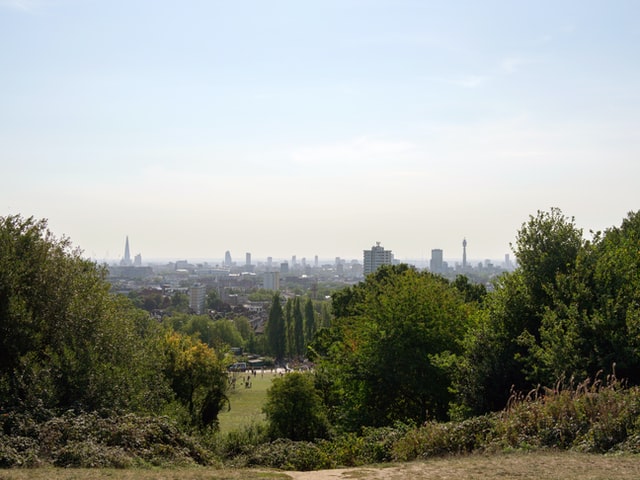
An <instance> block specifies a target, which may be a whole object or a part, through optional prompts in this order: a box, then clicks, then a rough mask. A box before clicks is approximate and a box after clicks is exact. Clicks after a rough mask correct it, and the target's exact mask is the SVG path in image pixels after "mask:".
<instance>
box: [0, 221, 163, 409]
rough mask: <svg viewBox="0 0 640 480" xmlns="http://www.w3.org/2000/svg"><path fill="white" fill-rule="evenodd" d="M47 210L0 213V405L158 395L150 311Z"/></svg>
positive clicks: (112, 403) (98, 405)
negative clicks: (125, 293)
mask: <svg viewBox="0 0 640 480" xmlns="http://www.w3.org/2000/svg"><path fill="white" fill-rule="evenodd" d="M105 278H106V269H105V268H103V267H98V266H97V265H96V264H95V263H93V262H91V261H89V260H86V259H83V258H82V256H81V252H80V251H79V250H77V249H74V248H72V246H71V242H70V241H69V239H66V238H62V239H56V238H55V237H54V236H53V235H52V234H51V233H50V232H49V230H48V229H47V223H46V221H45V220H40V221H37V220H34V219H33V218H28V219H24V218H22V217H20V216H9V217H2V218H0V404H2V405H3V408H18V409H28V410H30V411H33V410H34V409H37V408H42V407H44V408H46V409H53V410H61V409H68V408H81V409H84V410H95V409H102V408H108V409H119V410H144V409H150V408H156V407H158V405H159V404H160V403H162V398H161V397H162V393H161V391H162V379H161V376H160V375H159V371H158V370H157V368H156V367H155V364H156V359H157V357H156V356H155V353H154V349H153V348H152V347H151V346H150V345H151V342H149V341H148V339H147V338H145V337H144V336H143V335H152V332H153V327H152V324H151V323H150V319H149V316H148V314H145V313H144V312H141V311H139V310H137V309H135V308H134V307H133V306H132V304H131V302H130V301H129V300H128V299H126V298H125V297H122V296H112V295H111V294H110V293H109V290H110V285H109V284H108V283H107V282H106V281H105Z"/></svg>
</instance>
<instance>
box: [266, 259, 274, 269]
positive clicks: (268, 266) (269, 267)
mask: <svg viewBox="0 0 640 480" xmlns="http://www.w3.org/2000/svg"><path fill="white" fill-rule="evenodd" d="M272 267H273V257H267V270H269V271H271V268H272Z"/></svg>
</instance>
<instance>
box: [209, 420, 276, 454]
mask: <svg viewBox="0 0 640 480" xmlns="http://www.w3.org/2000/svg"><path fill="white" fill-rule="evenodd" d="M217 440H218V441H217V445H215V446H214V448H215V450H216V452H217V453H218V455H219V456H220V457H222V458H225V459H233V458H234V457H236V456H239V455H243V454H247V453H249V452H250V451H251V450H252V449H254V448H255V447H257V446H258V445H262V444H264V443H267V442H268V441H269V436H268V432H267V426H266V425H265V424H264V423H258V422H253V423H251V424H249V425H247V426H245V427H244V428H242V429H240V430H233V431H231V432H229V433H227V434H226V435H222V434H221V435H219V436H218V437H217Z"/></svg>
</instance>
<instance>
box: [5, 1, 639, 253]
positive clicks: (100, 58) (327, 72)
mask: <svg viewBox="0 0 640 480" xmlns="http://www.w3.org/2000/svg"><path fill="white" fill-rule="evenodd" d="M638 18H640V3H638V2H634V1H615V2H584V1H553V2H551V1H538V2H511V1H489V2H476V1H451V2H431V1H424V2H416V1H361V0H340V1H331V0H325V1H322V2H300V1H293V0H291V1H287V0H283V1H274V2H263V1H246V2H219V1H187V2H179V3H178V2H168V1H146V0H141V1H135V2H130V1H127V2H125V1H121V0H115V1H109V2H89V1H86V0H0V66H1V67H0V68H1V72H2V73H1V74H0V168H1V171H2V175H0V215H6V214H21V215H23V216H32V215H33V216H35V217H36V218H47V219H48V220H49V227H50V229H51V230H52V231H53V233H54V234H56V235H58V236H61V235H67V236H68V237H70V238H71V240H72V241H73V243H74V245H76V246H78V247H80V248H81V249H83V250H84V252H85V254H86V255H87V256H91V257H93V258H97V259H118V258H119V257H121V255H122V251H123V247H124V240H125V236H127V235H128V236H129V239H130V241H131V248H132V253H142V255H143V258H144V259H159V258H163V259H177V258H200V259H219V258H222V256H223V255H224V252H225V251H227V250H230V251H231V252H232V254H233V256H234V259H236V260H237V261H238V262H242V261H243V259H244V254H245V252H251V253H252V255H253V258H255V259H259V258H266V257H268V256H272V257H274V258H290V257H291V255H297V257H298V258H303V257H306V258H307V259H312V258H313V257H314V256H315V255H318V256H319V257H320V258H334V257H336V256H340V257H342V258H346V259H350V258H362V251H363V249H368V248H370V247H371V246H372V245H374V244H375V242H378V241H379V242H381V244H382V245H384V247H385V248H388V249H391V250H393V252H394V255H395V256H396V258H397V259H424V260H428V259H429V257H430V252H431V250H432V249H435V248H438V249H443V251H444V256H445V257H446V258H460V257H461V250H462V240H463V238H466V239H467V240H468V247H467V252H468V255H469V257H470V258H473V259H476V258H477V259H502V258H504V255H505V254H506V253H511V250H510V247H509V244H510V242H513V241H514V240H515V235H516V232H517V230H518V229H519V228H520V226H521V225H522V223H523V222H525V221H527V219H528V217H529V215H533V214H535V213H536V211H537V210H548V209H550V208H551V207H558V208H560V209H562V211H563V212H564V214H565V215H567V216H569V217H571V216H574V217H575V219H576V224H577V225H578V226H579V227H581V228H583V229H584V230H585V234H586V235H587V236H588V231H589V230H603V229H606V228H609V227H612V226H618V225H620V223H621V221H622V219H623V218H624V217H625V216H626V214H627V212H628V211H631V210H637V209H638V206H639V200H640V193H638V192H639V190H638V188H637V182H638V179H639V178H640V162H638V153H639V152H640V136H638V131H640V93H639V91H638V85H640V68H639V67H640V55H639V52H638V45H640V29H638V25H637V22H638Z"/></svg>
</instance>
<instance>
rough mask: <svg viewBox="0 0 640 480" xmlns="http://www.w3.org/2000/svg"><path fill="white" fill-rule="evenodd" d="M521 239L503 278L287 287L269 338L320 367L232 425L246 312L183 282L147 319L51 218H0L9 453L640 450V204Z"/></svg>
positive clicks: (380, 456) (278, 353)
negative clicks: (184, 292)
mask: <svg viewBox="0 0 640 480" xmlns="http://www.w3.org/2000/svg"><path fill="white" fill-rule="evenodd" d="M513 248H514V253H515V255H516V258H517V260H518V266H517V268H516V269H515V270H514V271H512V272H509V273H505V274H503V275H501V276H500V277H498V278H496V279H494V281H493V283H492V284H491V285H490V286H489V287H490V288H485V286H484V285H476V284H473V283H470V282H469V280H468V278H466V277H464V276H459V277H458V278H456V279H455V280H454V281H448V280H446V279H444V278H442V277H440V276H437V275H433V274H431V273H428V272H419V271H417V270H416V269H414V268H411V267H409V266H407V265H394V266H388V267H383V268H380V269H379V270H377V271H376V272H375V273H374V274H371V275H369V276H368V277H367V278H365V279H364V281H362V282H360V283H358V284H356V285H353V286H351V287H348V288H344V289H342V290H340V291H338V292H336V293H334V294H333V295H332V302H331V312H329V310H328V309H327V307H326V304H325V305H320V306H319V305H317V304H314V302H313V301H311V300H309V299H306V300H303V299H302V298H300V297H291V298H287V300H286V301H285V300H284V299H283V298H281V297H280V295H279V294H276V295H275V296H273V297H272V304H271V308H270V312H269V319H268V322H267V325H266V331H265V336H264V340H263V342H264V343H263V344H264V347H265V348H266V349H267V350H268V351H269V352H270V353H271V354H272V355H273V356H274V357H275V358H276V359H277V360H278V361H281V362H283V363H284V362H287V361H289V360H300V359H303V358H304V357H308V358H310V359H311V360H312V361H314V362H315V367H316V368H315V371H314V372H313V373H312V374H301V373H293V374H287V375H285V376H284V377H283V378H279V379H276V380H275V381H274V383H273V386H272V388H271V390H270V391H269V394H268V398H267V402H266V404H265V406H264V412H265V413H266V416H267V422H266V423H265V424H264V425H262V424H261V425H252V426H251V427H248V428H247V429H246V430H245V431H243V432H233V433H232V434H229V435H228V436H226V437H224V436H216V435H215V433H214V432H215V427H216V425H217V416H218V413H219V412H220V411H221V409H223V408H226V407H227V405H228V397H227V393H228V392H227V388H228V384H227V377H226V372H225V366H226V365H227V364H228V363H229V362H230V359H229V357H227V352H228V351H229V347H230V346H246V345H255V344H256V342H257V340H256V337H255V335H254V333H253V331H252V329H251V327H250V325H249V324H248V320H247V319H245V318H237V319H235V320H233V321H231V320H227V319H222V320H212V319H211V318H209V317H207V316H195V315H187V314H186V313H182V314H181V313H179V312H180V308H181V307H180V305H181V304H182V303H184V298H179V297H176V298H175V299H172V303H173V304H174V307H175V311H174V314H173V315H172V316H171V317H169V318H166V319H165V320H164V321H162V322H158V321H156V320H152V319H151V317H150V316H149V315H148V313H147V312H145V311H143V310H140V309H139V308H137V307H136V306H134V304H133V302H132V300H131V299H128V298H125V297H121V296H114V295H112V294H110V293H109V286H108V284H107V283H106V281H105V271H104V269H103V268H101V267H99V266H97V265H95V264H94V263H92V262H90V261H88V260H85V259H83V258H82V257H81V255H80V252H79V251H77V250H74V249H73V248H72V247H71V244H70V242H69V240H68V239H66V238H63V239H57V238H55V237H53V236H52V235H51V233H50V232H49V231H48V230H47V226H46V222H45V221H36V220H34V219H32V218H29V219H24V218H22V217H19V216H9V217H6V218H0V427H1V428H0V464H2V465H6V466H14V465H21V464H22V465H24V464H30V465H36V464H39V463H40V462H42V463H51V464H56V465H69V466H90V465H105V466H128V465H139V464H148V463H150V464H161V463H163V462H162V461H161V460H160V457H161V456H162V452H165V453H166V458H174V460H175V463H183V464H188V463H207V464H209V463H211V462H214V461H215V459H214V457H216V456H217V457H219V458H221V459H224V460H225V461H228V462H231V463H233V464H237V465H258V464H260V465H268V466H277V467H280V468H297V469H312V468H319V467H325V466H335V465H338V464H341V465H355V464H361V463H367V462H378V461H387V460H394V459H396V460H406V459H412V458H419V457H424V456H431V455H439V454H451V453H457V452H471V451H492V450H495V449H511V448H538V447H542V448H547V447H553V448H567V449H577V450H582V451H592V452H612V451H626V452H634V453H636V452H638V451H640V422H638V421H637V418H638V415H639V414H640V394H639V393H638V392H639V390H638V388H640V387H639V386H640V307H639V305H640V214H639V213H634V212H632V213H629V214H628V216H627V218H625V219H624V220H623V222H622V224H621V226H620V227H612V228H610V229H608V230H606V231H604V232H596V233H593V234H592V238H591V239H589V240H586V239H585V238H584V237H583V232H582V231H581V230H580V229H579V228H577V227H576V225H575V221H574V219H573V218H568V217H565V216H564V215H563V214H562V212H561V211H560V210H558V209H551V210H550V211H549V212H537V214H536V215H533V216H531V217H530V218H529V220H528V221H527V222H525V223H523V225H522V227H521V229H520V230H519V232H518V233H517V236H516V241H515V243H514V245H513ZM134 300H135V301H138V303H140V302H139V300H140V299H134ZM156 300H158V299H156ZM156 300H154V301H153V302H151V303H153V305H155V304H156V303H157V301H156ZM212 301H218V300H217V299H215V298H212ZM142 303H144V301H143V302H142ZM603 372H605V373H604V375H607V374H608V376H607V377H606V380H605V381H602V380H600V379H601V378H602V376H603ZM585 379H586V380H585ZM523 392H524V393H523ZM163 415H166V416H163ZM186 432H189V434H191V435H193V436H189V435H187V434H186ZM83 435H86V437H85V439H86V440H87V441H80V440H79V439H80V438H82V436H83ZM319 438H323V439H322V440H318V439H319ZM203 445H206V447H203ZM136 448H139V449H141V450H140V451H138V450H136ZM180 452H182V453H180ZM170 462H172V460H170Z"/></svg>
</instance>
